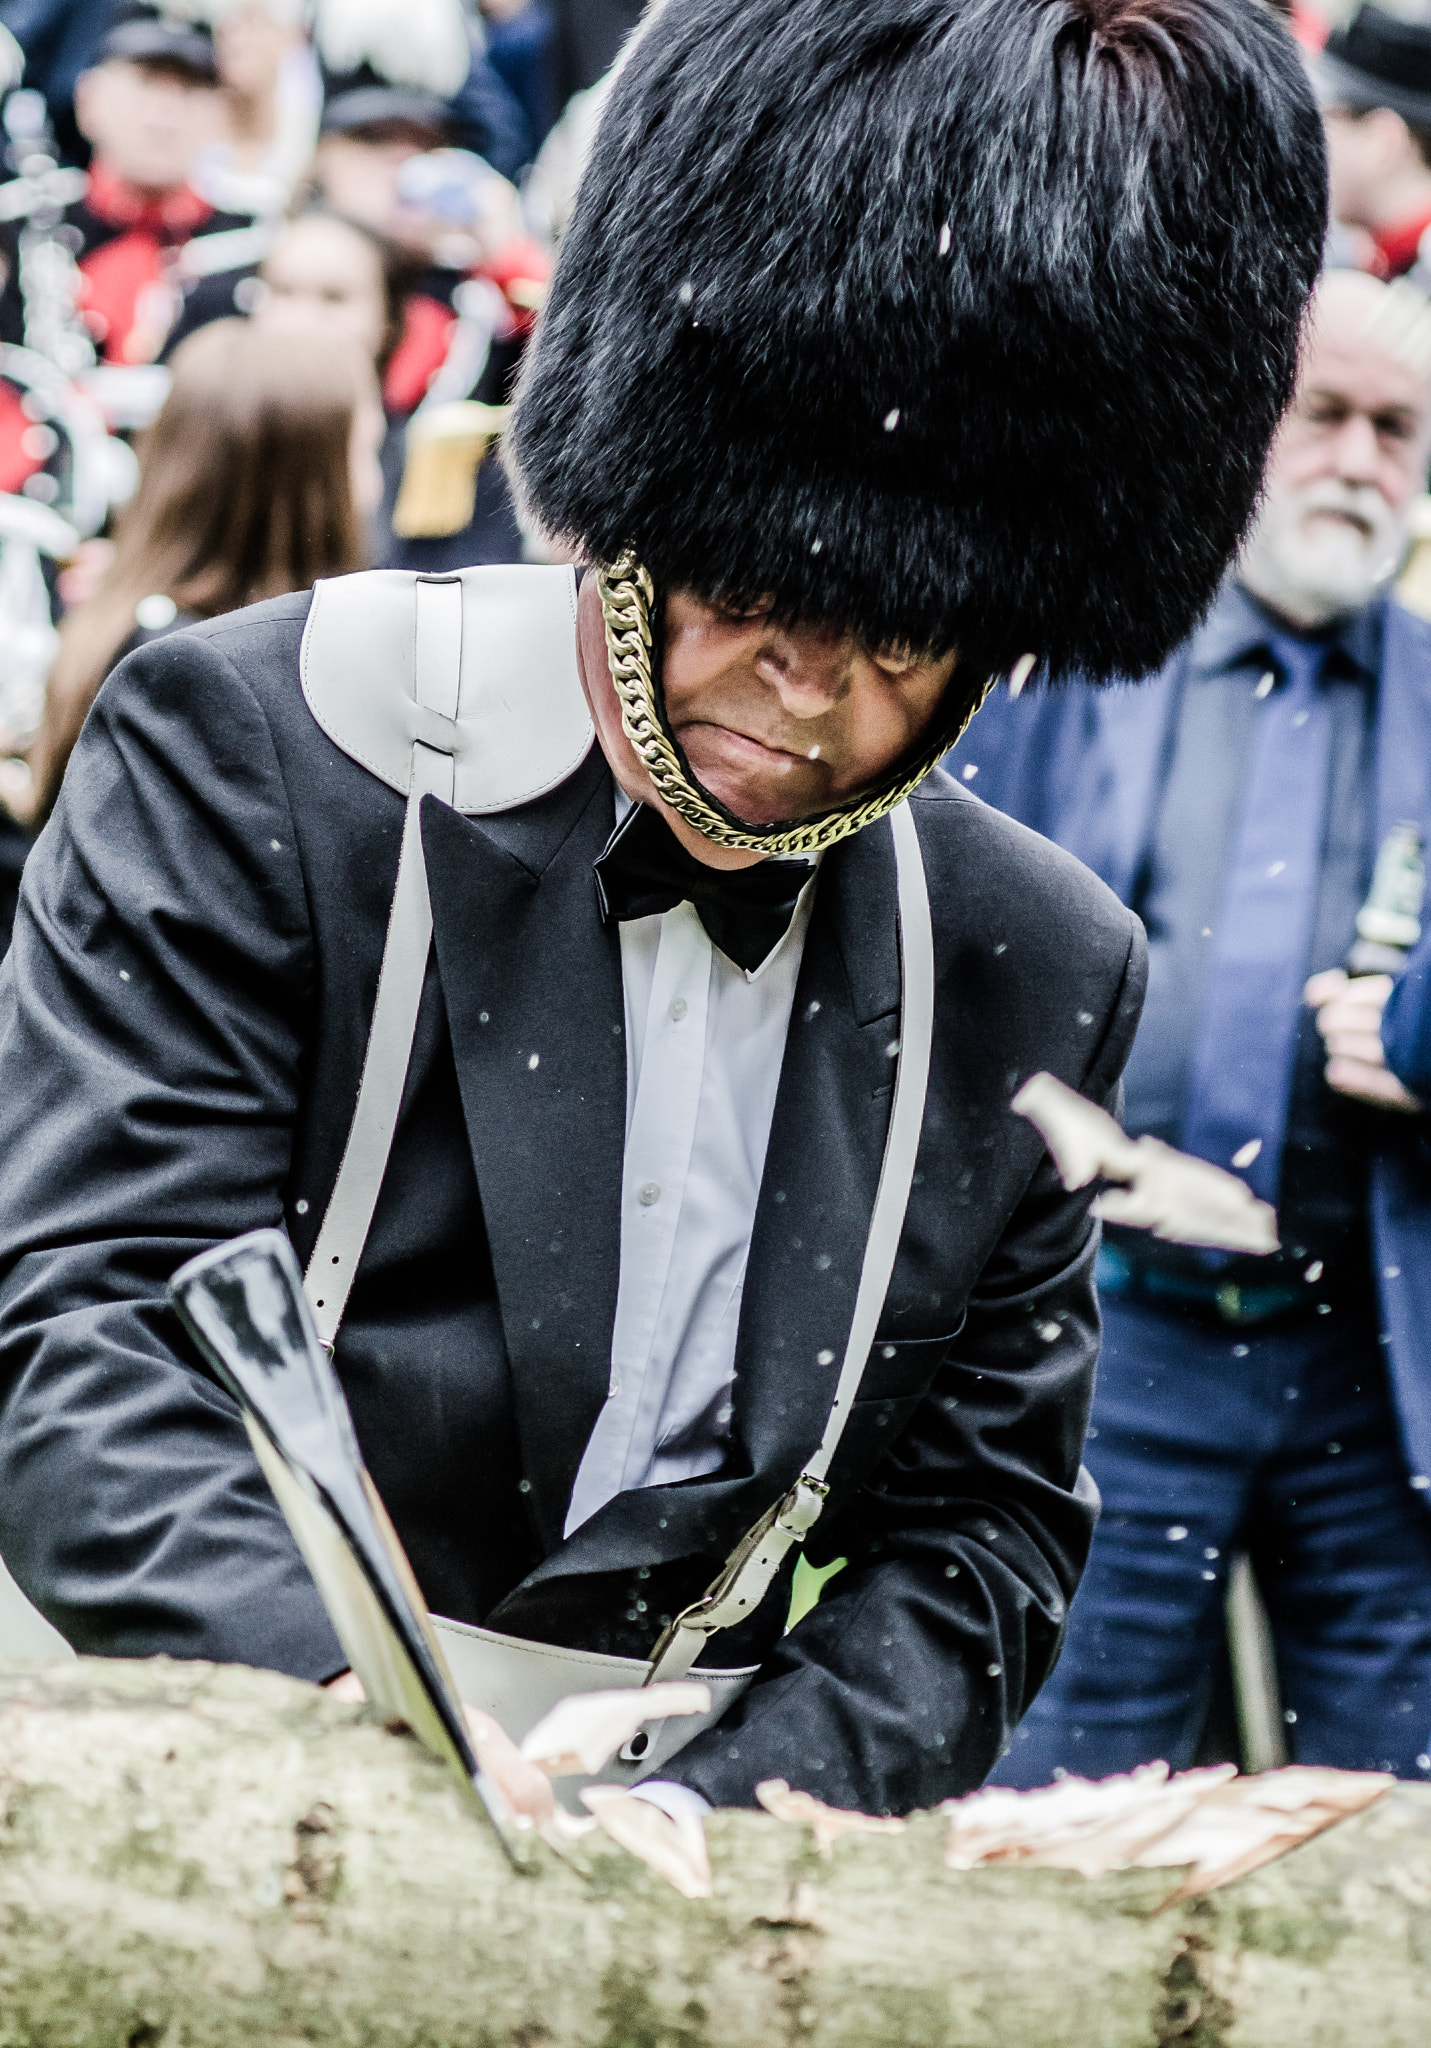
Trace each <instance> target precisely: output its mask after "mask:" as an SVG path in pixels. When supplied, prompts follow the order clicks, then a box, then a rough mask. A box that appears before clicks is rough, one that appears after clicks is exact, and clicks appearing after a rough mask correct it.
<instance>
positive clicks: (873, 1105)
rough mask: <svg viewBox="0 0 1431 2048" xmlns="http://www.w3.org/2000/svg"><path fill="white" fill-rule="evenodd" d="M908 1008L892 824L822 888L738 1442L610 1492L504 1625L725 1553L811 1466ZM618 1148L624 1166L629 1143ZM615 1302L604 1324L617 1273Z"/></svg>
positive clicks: (849, 1303)
mask: <svg viewBox="0 0 1431 2048" xmlns="http://www.w3.org/2000/svg"><path fill="white" fill-rule="evenodd" d="M898 1006H899V951H898V941H897V932H896V925H895V884H894V849H893V839H892V836H891V833H890V828H889V826H888V824H880V825H878V826H872V827H871V828H870V829H869V830H867V831H865V832H862V833H860V834H859V835H858V837H857V838H855V839H853V840H849V841H847V842H845V844H844V845H842V846H840V847H838V848H836V849H834V850H833V851H832V852H831V853H830V854H828V855H827V856H826V858H825V861H824V863H823V865H822V868H821V873H820V880H819V883H818V885H817V889H816V897H815V906H814V911H813V914H812V916H811V920H810V930H809V933H808V935H807V938H806V941H805V952H804V957H803V959H802V962H801V968H800V978H799V982H798V984H797V987H796V992H795V1003H794V1007H793V1009H792V1012H791V1020H790V1031H789V1035H788V1037H787V1039H786V1045H785V1057H784V1062H783V1064H782V1067H781V1073H780V1086H779V1091H778V1093H777V1096H776V1102H775V1115H774V1121H773V1123H772V1126H771V1133H770V1145H769V1149H768V1151H767V1153H766V1161H765V1172H764V1176H763V1178H762V1181H761V1187H760V1199H759V1201H758V1203H757V1206H756V1213H755V1223H754V1230H753V1234H752V1239H751V1250H750V1262H749V1267H748V1270H747V1275H746V1282H745V1291H744V1296H743V1299H742V1305H741V1319H740V1329H739V1334H738V1337H737V1342H736V1382H735V1400H734V1416H733V1419H732V1444H731V1453H730V1456H729V1458H728V1460H727V1462H726V1464H725V1466H724V1468H723V1469H722V1471H721V1472H720V1473H719V1474H718V1475H716V1476H714V1477H711V1478H709V1479H697V1480H686V1481H683V1482H681V1483H680V1484H679V1485H675V1486H663V1487H647V1488H643V1489H641V1490H640V1491H639V1492H635V1493H625V1494H618V1495H617V1497H616V1498H615V1499H614V1500H611V1501H608V1502H607V1504H606V1506H605V1507H603V1508H601V1509H600V1510H599V1511H598V1512H597V1513H596V1514H595V1515H593V1516H592V1517H591V1519H590V1520H589V1521H588V1522H586V1523H584V1524H583V1525H582V1527H581V1528H579V1529H578V1530H576V1531H575V1532H574V1533H573V1535H572V1536H571V1537H570V1538H569V1539H568V1540H567V1541H566V1542H565V1543H563V1544H562V1545H561V1547H560V1549H558V1550H556V1551H555V1552H554V1553H553V1554H551V1555H549V1556H548V1557H547V1558H546V1559H545V1560H544V1562H543V1563H542V1564H540V1565H539V1566H538V1567H537V1569H536V1571H535V1572H533V1573H532V1574H531V1575H530V1576H529V1577H528V1578H527V1579H526V1580H525V1581H524V1583H523V1586H522V1587H521V1588H519V1589H518V1590H517V1592H516V1593H515V1594H513V1595H510V1596H509V1597H508V1599H507V1600H506V1601H504V1602H503V1603H502V1606H501V1608H500V1609H499V1610H498V1613H497V1615H496V1616H495V1617H493V1625H494V1626H496V1627H501V1628H510V1629H512V1630H514V1632H517V1633H520V1632H521V1627H522V1621H523V1609H524V1606H525V1605H526V1602H525V1600H524V1597H523V1596H524V1594H527V1593H535V1591H536V1589H538V1588H540V1587H543V1586H549V1585H550V1584H551V1582H552V1581H553V1580H556V1579H559V1578H565V1577H569V1576H574V1575H578V1574H586V1573H595V1572H603V1571H621V1570H627V1569H631V1568H635V1567H640V1566H653V1565H657V1564H660V1563H664V1562H666V1561H668V1560H671V1559H675V1558H681V1557H690V1556H694V1555H702V1554H704V1555H707V1556H709V1555H712V1554H719V1553H723V1552H725V1551H727V1550H728V1549H729V1548H730V1547H731V1545H732V1544H733V1543H734V1542H735V1541H736V1539H737V1538H738V1537H739V1536H740V1535H741V1534H742V1533H743V1531H744V1530H745V1529H746V1528H747V1527H748V1526H749V1525H750V1523H751V1522H753V1521H754V1520H755V1519H756V1517H757V1516H758V1515H760V1514H762V1513H763V1512H764V1511H765V1509H766V1508H768V1507H769V1506H770V1505H771V1503H772V1501H774V1500H775V1499H777V1498H778V1497H779V1495H780V1494H781V1493H783V1492H784V1491H785V1490H786V1489H787V1488H788V1487H789V1486H790V1485H791V1484H792V1483H793V1481H794V1480H795V1478H796V1477H797V1476H798V1474H799V1471H800V1467H801V1466H802V1464H803V1463H804V1462H805V1460H806V1459H807V1458H808V1457H809V1455H810V1453H811V1452H812V1451H813V1450H814V1448H815V1446H816V1444H817V1443H818V1442H819V1440H820V1436H821V1433H822V1431H823V1429H824V1426H825V1420H826V1417H827V1415H828V1413H829V1409H830V1404H831V1401H832V1400H833V1398H834V1389H835V1377H836V1374H837V1373H838V1370H839V1362H840V1360H841V1359H842V1358H843V1356H844V1347H845V1341H846V1338H847V1336H848V1334H849V1325H850V1317H851V1315H852V1313H853V1310H854V1300H855V1292H856V1289H857V1287H858V1285H859V1275H860V1267H861V1263H862V1261H863V1257H864V1248H865V1237H866V1234H867V1232H868V1229H869V1219H870V1211H871V1209H872V1207H873V1205H874V1196H875V1188H876V1185H877V1183H878V1179H879V1169H880V1160H881V1157H882V1153H883V1146H884V1137H885V1131H886V1128H887V1125H888V1121H889V1109H890V1099H891V1090H892V1083H893V1079H894V1059H893V1054H892V1051H891V1046H892V1044H893V1041H894V1040H895V1038H896V1036H897V1029H898ZM812 1134H817V1140H818V1141H817V1143H814V1144H812V1142H811V1140H812ZM616 1157H617V1172H618V1173H619V1168H620V1140H617V1142H616ZM614 1257H615V1254H614V1253H613V1259H614ZM610 1303H611V1306H610V1308H609V1309H608V1311H607V1328H608V1336H609V1327H610V1318H611V1314H612V1313H613V1312H614V1306H615V1283H614V1279H613V1280H612V1283H611V1288H610ZM826 1354H828V1356H826ZM602 1391H603V1392H604V1383H603V1388H602ZM592 1419H593V1420H594V1419H595V1418H594V1410H593V1415H592ZM588 1426H589V1425H588Z"/></svg>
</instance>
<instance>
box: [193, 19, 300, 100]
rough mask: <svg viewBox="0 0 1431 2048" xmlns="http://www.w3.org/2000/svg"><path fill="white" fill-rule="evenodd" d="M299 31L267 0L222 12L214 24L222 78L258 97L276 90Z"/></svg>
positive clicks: (234, 89)
mask: <svg viewBox="0 0 1431 2048" xmlns="http://www.w3.org/2000/svg"><path fill="white" fill-rule="evenodd" d="M297 40H298V38H297V33H296V31H295V30H293V29H291V28H287V27H285V26H284V24H283V23H282V22H280V21H277V20H276V19H275V18H274V15H273V11H272V9H271V8H269V7H267V6H265V5H264V4H263V0H251V4H249V5H247V6H242V7H236V8H234V9H233V11H232V12H231V13H227V14H220V16H219V18H218V20H217V21H216V22H215V23H214V50H215V53H216V55H217V57H218V63H219V78H220V79H221V81H222V82H223V84H224V85H226V86H227V87H228V89H229V90H230V91H231V92H236V93H241V94H243V95H244V96H245V97H248V96H254V97H257V96H258V95H259V94H262V93H270V92H272V91H274V89H275V88H276V86H277V84H278V74H279V71H280V70H281V68H282V65H283V60H284V58H285V56H286V55H287V54H288V51H289V50H290V49H291V48H292V47H293V45H294V44H295V43H296V42H297Z"/></svg>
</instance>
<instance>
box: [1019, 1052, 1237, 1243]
mask: <svg viewBox="0 0 1431 2048" xmlns="http://www.w3.org/2000/svg"><path fill="white" fill-rule="evenodd" d="M1010 1106H1011V1107H1012V1108H1013V1109H1015V1110H1016V1111H1017V1112H1018V1114H1019V1115H1020V1116H1023V1117H1027V1118H1028V1120H1029V1122H1030V1123H1031V1124H1033V1125H1034V1127H1035V1128H1036V1130H1037V1131H1038V1132H1039V1135H1040V1136H1041V1137H1042V1139H1043V1141H1044V1143H1045V1144H1046V1145H1047V1147H1048V1149H1049V1151H1050V1153H1051V1154H1052V1155H1053V1163H1054V1165H1055V1166H1056V1167H1057V1168H1058V1172H1059V1177H1060V1179H1061V1180H1062V1182H1063V1184H1064V1186H1065V1187H1066V1188H1082V1187H1087V1185H1088V1183H1089V1182H1090V1181H1094V1180H1101V1181H1103V1182H1104V1183H1105V1185H1104V1187H1103V1189H1102V1191H1101V1193H1100V1194H1099V1196H1098V1199H1097V1201H1096V1202H1095V1203H1094V1213H1095V1215H1098V1216H1101V1217H1102V1218H1103V1220H1104V1221H1105V1222H1107V1223H1121V1224H1124V1225H1126V1226H1127V1227H1128V1228H1129V1229H1132V1230H1150V1231H1151V1232H1152V1234H1153V1236H1154V1237H1161V1238H1163V1239H1165V1240H1166V1241H1167V1242H1168V1243H1170V1244H1195V1245H1204V1246H1207V1247H1209V1248H1211V1249H1214V1250H1217V1251H1228V1252H1275V1251H1276V1250H1277V1244H1278V1239H1277V1212H1276V1210H1275V1209H1274V1208H1273V1207H1272V1205H1271V1203H1270V1202H1261V1201H1259V1200H1258V1199H1257V1197H1256V1196H1255V1195H1254V1194H1253V1193H1252V1190H1251V1189H1250V1188H1249V1187H1248V1186H1247V1183H1246V1182H1245V1181H1241V1180H1239V1179H1238V1178H1237V1176H1236V1174H1234V1173H1225V1172H1224V1171H1223V1169H1222V1168H1221V1167H1220V1166H1212V1165H1209V1163H1208V1161H1207V1160H1205V1159H1194V1158H1193V1157H1192V1156H1191V1155H1190V1154H1189V1153H1187V1152H1177V1151H1174V1149H1173V1147H1172V1146H1171V1145H1164V1144H1163V1143H1162V1142H1161V1140H1159V1139H1157V1138H1130V1137H1129V1136H1128V1134H1127V1132H1126V1131H1124V1130H1122V1129H1121V1128H1120V1127H1119V1125H1118V1124H1117V1123H1115V1121H1114V1120H1113V1118H1112V1117H1111V1116H1109V1114H1108V1112H1107V1111H1106V1110H1103V1109H1099V1107H1098V1106H1097V1104H1096V1103H1093V1102H1089V1101H1087V1100H1086V1099H1085V1098H1084V1097H1083V1096H1082V1095H1079V1094H1078V1093H1077V1092H1076V1091H1075V1090H1074V1089H1072V1088H1069V1087H1066V1086H1065V1085H1064V1083H1063V1082H1062V1081H1057V1080H1055V1079H1054V1077H1053V1075H1052V1074H1035V1075H1034V1076H1033V1078H1032V1080H1030V1081H1026V1082H1025V1083H1024V1085H1023V1087H1022V1088H1020V1090H1019V1092H1018V1094H1017V1095H1016V1096H1015V1097H1014V1099H1013V1102H1012V1104H1011V1105H1010Z"/></svg>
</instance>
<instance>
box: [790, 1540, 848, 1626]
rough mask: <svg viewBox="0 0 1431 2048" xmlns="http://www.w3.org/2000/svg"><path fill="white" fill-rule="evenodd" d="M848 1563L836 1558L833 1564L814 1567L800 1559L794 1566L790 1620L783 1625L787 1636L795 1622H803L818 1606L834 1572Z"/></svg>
mask: <svg viewBox="0 0 1431 2048" xmlns="http://www.w3.org/2000/svg"><path fill="white" fill-rule="evenodd" d="M848 1563H849V1559H848V1558H847V1557H837V1558H836V1559H835V1561H834V1563H833V1564H827V1565H822V1566H816V1565H813V1564H811V1563H810V1562H809V1561H808V1559H806V1558H803V1557H802V1558H801V1559H799V1561H798V1562H797V1564H796V1566H795V1576H794V1578H793V1579H792V1580H791V1582H790V1619H789V1620H788V1621H787V1622H786V1624H785V1632H786V1634H787V1635H788V1634H789V1633H790V1630H791V1629H792V1628H794V1626H795V1624H796V1622H797V1621H803V1620H804V1619H805V1616H806V1615H807V1614H808V1613H809V1612H810V1609H811V1608H812V1607H818V1606H819V1604H820V1595H821V1594H822V1593H823V1592H824V1590H825V1588H826V1586H827V1585H828V1584H829V1582H830V1580H831V1579H832V1578H833V1577H834V1576H835V1573H836V1572H841V1571H843V1570H844V1568H845V1566H846V1565H847V1564H848Z"/></svg>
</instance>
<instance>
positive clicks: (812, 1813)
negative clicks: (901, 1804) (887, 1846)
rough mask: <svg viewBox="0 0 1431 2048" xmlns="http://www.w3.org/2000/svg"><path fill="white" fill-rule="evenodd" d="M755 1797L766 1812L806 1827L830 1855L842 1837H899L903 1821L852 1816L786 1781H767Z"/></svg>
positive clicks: (886, 1816) (871, 1815) (873, 1815)
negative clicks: (793, 1788)
mask: <svg viewBox="0 0 1431 2048" xmlns="http://www.w3.org/2000/svg"><path fill="white" fill-rule="evenodd" d="M755 1796H756V1798H757V1799H758V1800H759V1801H760V1803H761V1805H762V1806H763V1807H764V1808H765V1811H766V1812H767V1813H773V1814H774V1816H775V1818H776V1819H777V1820H783V1821H789V1822H791V1823H793V1824H794V1825H795V1826H797V1827H807V1828H809V1830H810V1832H811V1833H812V1834H813V1835H814V1837H815V1847H816V1848H817V1849H818V1850H819V1852H820V1854H821V1855H822V1856H828V1855H829V1854H830V1852H831V1850H832V1849H833V1847H834V1844H835V1842H836V1841H837V1840H838V1839H839V1837H840V1836H841V1835H852V1834H853V1835H899V1834H903V1832H904V1822H903V1821H902V1820H897V1819H895V1818H893V1817H892V1816H891V1815H889V1814H876V1813H851V1812H849V1811H848V1810H847V1809H846V1808H845V1807H842V1806H826V1804H825V1802H824V1800H823V1799H817V1798H816V1797H815V1795H814V1793H813V1792H792V1791H791V1790H790V1787H789V1786H788V1785H787V1784H786V1782H785V1780H784V1779H783V1778H766V1779H765V1780H764V1782H763V1783H761V1784H759V1785H757V1786H756V1788H755Z"/></svg>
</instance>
